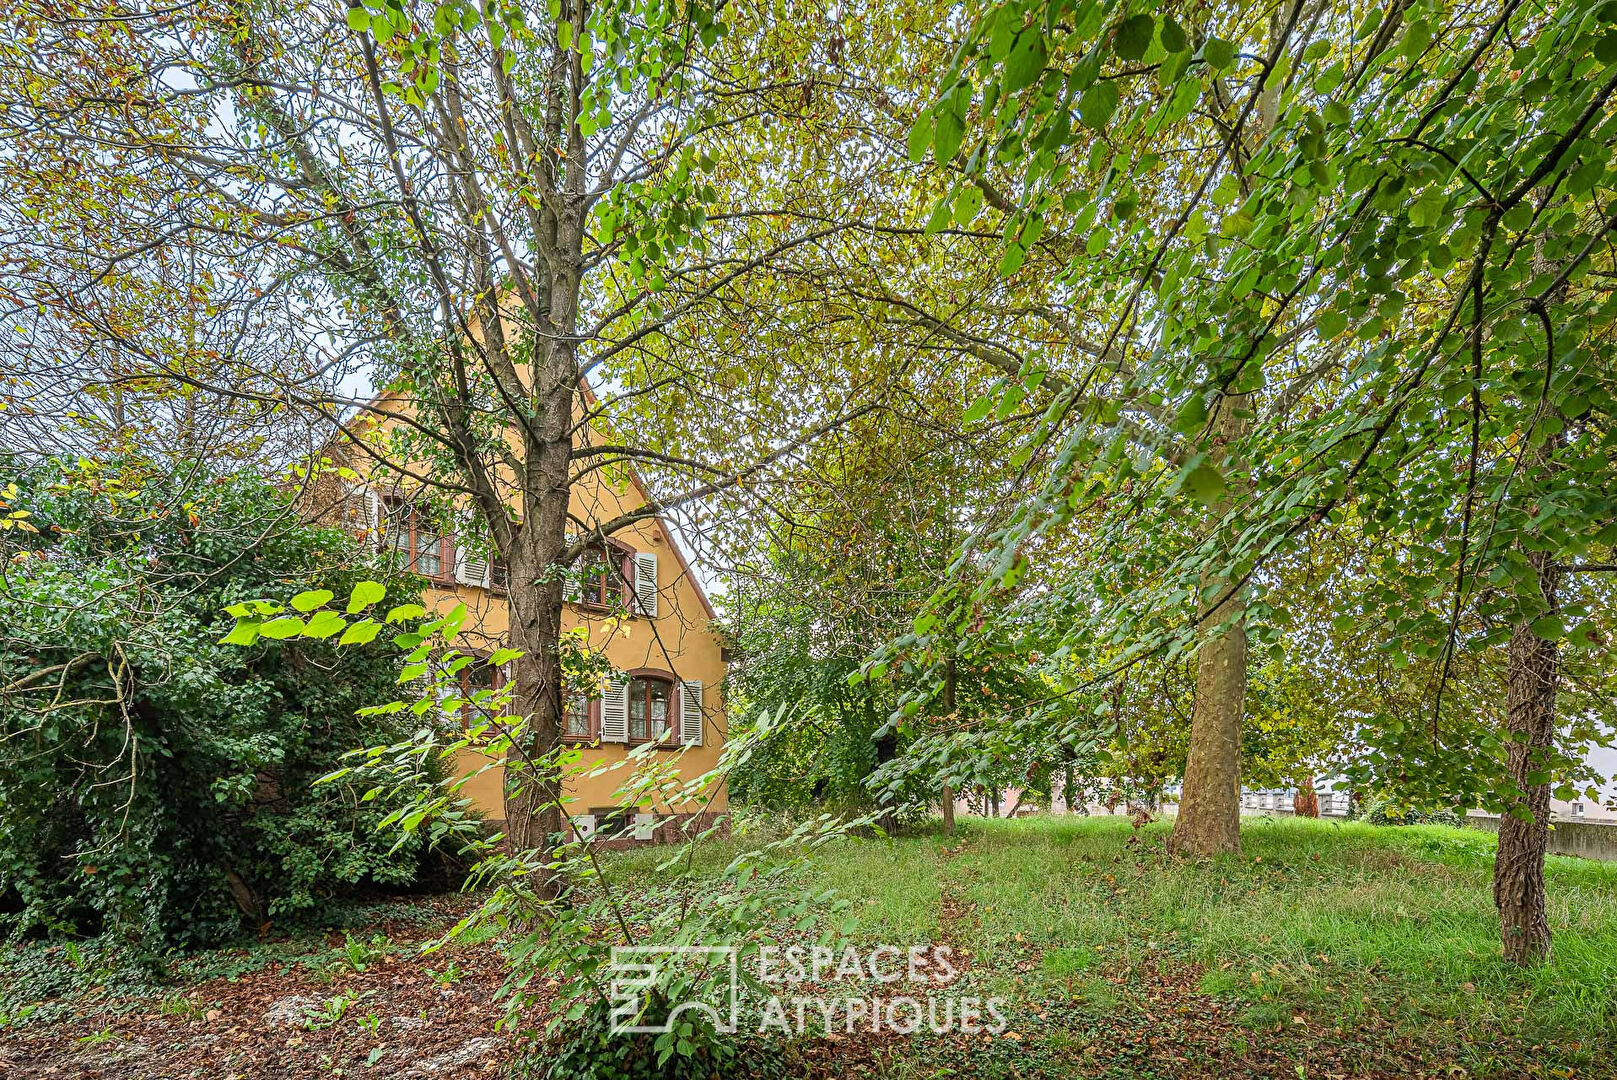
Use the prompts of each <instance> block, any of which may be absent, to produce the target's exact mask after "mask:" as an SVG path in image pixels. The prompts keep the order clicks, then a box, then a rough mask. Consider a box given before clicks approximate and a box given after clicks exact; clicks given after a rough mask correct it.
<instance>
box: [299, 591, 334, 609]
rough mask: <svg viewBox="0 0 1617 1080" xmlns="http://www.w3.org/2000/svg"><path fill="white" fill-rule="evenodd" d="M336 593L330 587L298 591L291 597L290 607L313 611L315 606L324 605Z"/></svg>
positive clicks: (329, 601)
mask: <svg viewBox="0 0 1617 1080" xmlns="http://www.w3.org/2000/svg"><path fill="white" fill-rule="evenodd" d="M336 595H337V594H336V593H334V592H332V591H331V590H330V589H310V590H309V591H308V592H300V593H298V594H297V595H296V596H294V597H293V598H292V607H293V609H295V610H297V611H313V610H314V609H315V608H317V607H324V606H325V605H327V604H329V603H331V601H332V598H333V597H335V596H336Z"/></svg>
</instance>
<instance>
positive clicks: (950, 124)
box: [932, 101, 966, 165]
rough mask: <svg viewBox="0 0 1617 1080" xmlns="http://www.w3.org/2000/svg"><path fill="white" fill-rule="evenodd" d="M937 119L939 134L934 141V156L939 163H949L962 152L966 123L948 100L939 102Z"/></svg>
mask: <svg viewBox="0 0 1617 1080" xmlns="http://www.w3.org/2000/svg"><path fill="white" fill-rule="evenodd" d="M936 119H937V135H936V137H935V138H934V140H933V142H932V156H933V157H934V158H936V159H937V162H938V164H939V165H947V164H948V163H949V162H951V161H953V160H954V156H955V155H956V154H958V153H959V152H960V144H961V142H962V141H964V139H965V137H966V124H965V121H964V120H962V119H961V118H960V116H959V114H957V113H956V112H955V111H954V108H953V106H952V105H951V103H950V102H948V101H941V102H939V103H938V107H937V116H936Z"/></svg>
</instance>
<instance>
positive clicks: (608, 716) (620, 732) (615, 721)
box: [601, 675, 629, 743]
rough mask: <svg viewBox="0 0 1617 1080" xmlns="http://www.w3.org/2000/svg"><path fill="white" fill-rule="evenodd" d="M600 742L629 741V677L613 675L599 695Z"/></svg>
mask: <svg viewBox="0 0 1617 1080" xmlns="http://www.w3.org/2000/svg"><path fill="white" fill-rule="evenodd" d="M601 741H602V742H604V743H609V742H617V743H626V742H628V741H629V676H627V675H614V676H612V678H611V679H610V680H609V681H608V682H607V684H606V691H605V692H604V693H603V694H602V695H601Z"/></svg>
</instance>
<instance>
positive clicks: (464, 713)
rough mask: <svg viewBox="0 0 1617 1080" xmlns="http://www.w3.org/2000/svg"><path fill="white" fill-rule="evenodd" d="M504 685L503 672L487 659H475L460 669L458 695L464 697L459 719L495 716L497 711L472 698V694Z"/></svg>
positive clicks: (465, 720)
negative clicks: (464, 702)
mask: <svg viewBox="0 0 1617 1080" xmlns="http://www.w3.org/2000/svg"><path fill="white" fill-rule="evenodd" d="M504 685H505V672H504V671H503V670H501V669H500V668H498V667H496V666H494V665H493V664H491V663H489V662H488V661H487V660H483V659H476V660H473V661H472V662H471V663H470V664H467V665H466V666H465V667H463V668H461V669H460V696H461V697H463V698H465V699H466V704H465V705H464V706H463V707H462V710H461V719H462V721H463V722H465V723H468V724H469V723H472V722H473V721H475V720H482V719H485V718H487V717H492V716H497V715H499V713H498V712H497V711H496V710H495V709H494V708H493V707H492V706H488V705H482V704H479V703H478V702H476V701H474V700H472V695H474V694H476V693H477V692H478V691H479V690H498V689H500V688H501V687H502V686H504Z"/></svg>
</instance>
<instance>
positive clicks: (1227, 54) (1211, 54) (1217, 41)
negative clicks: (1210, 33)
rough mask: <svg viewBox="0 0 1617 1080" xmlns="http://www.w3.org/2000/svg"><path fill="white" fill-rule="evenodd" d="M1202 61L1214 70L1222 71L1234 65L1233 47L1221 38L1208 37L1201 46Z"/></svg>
mask: <svg viewBox="0 0 1617 1080" xmlns="http://www.w3.org/2000/svg"><path fill="white" fill-rule="evenodd" d="M1202 59H1203V60H1205V61H1207V64H1208V66H1209V67H1211V68H1213V69H1214V70H1217V71H1223V70H1224V69H1225V68H1227V67H1229V66H1230V65H1231V64H1233V63H1235V46H1234V45H1233V44H1231V43H1230V42H1228V41H1225V40H1224V39H1223V38H1218V37H1210V38H1208V39H1207V44H1205V45H1203V46H1202Z"/></svg>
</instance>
